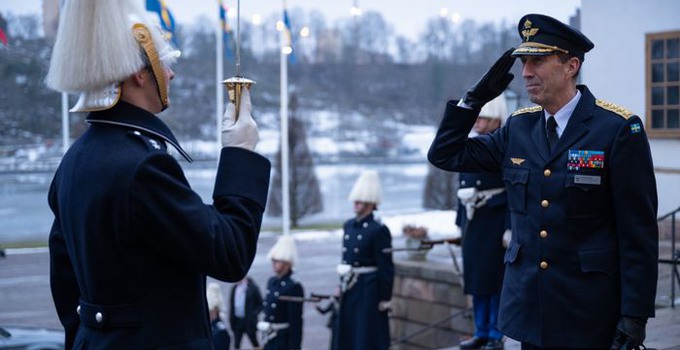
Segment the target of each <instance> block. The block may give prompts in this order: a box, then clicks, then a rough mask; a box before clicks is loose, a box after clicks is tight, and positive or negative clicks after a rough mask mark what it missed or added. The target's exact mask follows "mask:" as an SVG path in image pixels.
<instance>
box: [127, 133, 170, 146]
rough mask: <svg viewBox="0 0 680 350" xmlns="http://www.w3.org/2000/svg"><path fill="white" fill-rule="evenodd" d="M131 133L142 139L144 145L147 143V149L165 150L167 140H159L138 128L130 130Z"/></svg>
mask: <svg viewBox="0 0 680 350" xmlns="http://www.w3.org/2000/svg"><path fill="white" fill-rule="evenodd" d="M128 134H129V135H132V136H133V137H134V138H136V139H138V140H140V141H142V143H143V144H144V145H146V147H147V149H148V150H149V151H165V150H166V149H167V148H166V145H165V142H161V141H158V140H156V139H154V138H151V137H149V136H147V135H145V134H143V133H141V132H139V131H138V130H134V131H130V132H128Z"/></svg>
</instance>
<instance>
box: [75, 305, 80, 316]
mask: <svg viewBox="0 0 680 350" xmlns="http://www.w3.org/2000/svg"><path fill="white" fill-rule="evenodd" d="M76 313H77V314H78V315H80V305H78V307H77V308H76Z"/></svg>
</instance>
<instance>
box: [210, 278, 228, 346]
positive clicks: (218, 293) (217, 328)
mask: <svg viewBox="0 0 680 350" xmlns="http://www.w3.org/2000/svg"><path fill="white" fill-rule="evenodd" d="M206 294H207V295H206V300H207V302H208V314H209V315H210V325H211V326H212V337H213V338H212V340H213V349H214V350H230V347H229V346H230V345H231V344H230V343H231V337H230V336H229V331H228V330H227V325H226V324H225V323H224V322H223V321H222V318H221V314H222V311H224V302H223V301H222V289H221V288H220V285H219V284H217V283H215V282H210V283H208V287H207V288H206Z"/></svg>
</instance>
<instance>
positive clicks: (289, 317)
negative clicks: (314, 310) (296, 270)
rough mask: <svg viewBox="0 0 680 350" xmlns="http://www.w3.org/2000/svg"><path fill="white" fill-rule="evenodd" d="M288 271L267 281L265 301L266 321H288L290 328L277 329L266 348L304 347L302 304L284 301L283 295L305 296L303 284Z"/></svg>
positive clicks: (273, 349)
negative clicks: (280, 297)
mask: <svg viewBox="0 0 680 350" xmlns="http://www.w3.org/2000/svg"><path fill="white" fill-rule="evenodd" d="M291 274H292V273H290V272H289V273H288V274H287V275H285V276H283V277H277V276H274V277H272V278H270V279H269V281H268V282H267V290H266V291H265V296H264V299H265V300H264V302H263V303H262V304H263V306H264V321H265V322H269V323H274V324H277V323H279V324H280V323H287V324H288V328H286V329H281V330H278V331H276V333H277V334H276V337H274V338H273V339H270V340H269V341H267V343H266V344H265V346H264V348H265V350H299V349H302V304H303V303H299V302H291V301H283V300H279V299H278V297H279V296H282V295H286V296H292V297H303V296H304V295H305V292H304V288H303V287H302V284H301V283H300V282H298V281H297V280H295V279H293V278H292V277H291Z"/></svg>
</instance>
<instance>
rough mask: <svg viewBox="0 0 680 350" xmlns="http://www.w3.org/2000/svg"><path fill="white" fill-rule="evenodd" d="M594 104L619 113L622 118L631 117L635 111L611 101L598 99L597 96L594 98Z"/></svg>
mask: <svg viewBox="0 0 680 350" xmlns="http://www.w3.org/2000/svg"><path fill="white" fill-rule="evenodd" d="M595 104H596V105H598V106H599V107H601V108H602V109H606V110H608V111H610V112H614V113H616V114H618V115H620V116H621V117H623V119H628V118H630V117H632V116H633V115H635V113H633V112H631V111H629V110H627V109H625V108H623V107H621V106H619V105H616V104H613V103H611V102H607V101H603V100H600V99H599V98H598V99H597V100H595Z"/></svg>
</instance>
